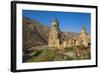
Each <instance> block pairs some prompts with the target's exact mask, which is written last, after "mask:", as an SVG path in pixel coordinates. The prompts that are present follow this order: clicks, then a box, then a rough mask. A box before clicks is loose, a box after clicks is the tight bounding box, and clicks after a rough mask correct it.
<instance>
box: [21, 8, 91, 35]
mask: <svg viewBox="0 0 100 73" xmlns="http://www.w3.org/2000/svg"><path fill="white" fill-rule="evenodd" d="M22 15H23V16H26V17H28V18H31V19H34V20H36V21H38V22H40V23H42V24H44V25H46V26H49V27H51V26H52V22H53V20H54V18H57V19H58V21H59V28H60V30H61V31H67V32H68V31H69V32H80V31H81V28H82V26H84V25H85V26H86V29H87V32H88V33H90V29H91V14H90V13H82V12H81V13H79V12H56V11H35V10H23V12H22Z"/></svg>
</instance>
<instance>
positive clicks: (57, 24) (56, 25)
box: [52, 18, 59, 28]
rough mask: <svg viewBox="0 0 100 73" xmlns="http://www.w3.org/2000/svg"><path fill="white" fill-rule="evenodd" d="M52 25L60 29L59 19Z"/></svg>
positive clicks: (55, 19)
mask: <svg viewBox="0 0 100 73" xmlns="http://www.w3.org/2000/svg"><path fill="white" fill-rule="evenodd" d="M52 25H53V26H55V27H58V28H59V22H58V19H57V18H54V20H53V23H52Z"/></svg>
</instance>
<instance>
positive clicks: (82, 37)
mask: <svg viewBox="0 0 100 73" xmlns="http://www.w3.org/2000/svg"><path fill="white" fill-rule="evenodd" d="M48 41H49V42H48V46H49V47H53V48H57V49H64V48H67V47H73V46H79V45H84V46H88V45H89V44H90V36H89V35H88V33H87V31H86V28H85V27H82V30H81V32H80V34H79V37H77V38H76V37H73V38H70V39H68V40H67V41H66V40H65V39H64V38H62V35H61V34H59V22H58V20H57V19H56V18H55V19H54V21H53V22H52V27H51V30H50V33H49V39H48Z"/></svg>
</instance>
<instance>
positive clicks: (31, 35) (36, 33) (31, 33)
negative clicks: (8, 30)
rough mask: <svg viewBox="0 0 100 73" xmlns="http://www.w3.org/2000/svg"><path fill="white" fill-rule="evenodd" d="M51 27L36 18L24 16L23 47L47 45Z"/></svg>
mask: <svg viewBox="0 0 100 73" xmlns="http://www.w3.org/2000/svg"><path fill="white" fill-rule="evenodd" d="M49 29H50V28H49V27H47V26H44V25H43V24H41V23H40V22H38V21H36V20H33V19H30V18H28V17H23V48H24V49H27V48H30V47H34V46H39V45H46V44H47V43H48V32H49Z"/></svg>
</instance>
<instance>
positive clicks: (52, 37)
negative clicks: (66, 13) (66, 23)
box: [49, 18, 59, 48]
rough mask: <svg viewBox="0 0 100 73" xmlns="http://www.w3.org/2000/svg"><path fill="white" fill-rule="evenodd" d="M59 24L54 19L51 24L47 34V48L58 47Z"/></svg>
mask: <svg viewBox="0 0 100 73" xmlns="http://www.w3.org/2000/svg"><path fill="white" fill-rule="evenodd" d="M58 33H59V22H58V20H57V18H55V19H54V20H53V22H52V27H51V30H50V33H49V46H50V47H56V48H57V47H59V38H58V36H59V35H58Z"/></svg>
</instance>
